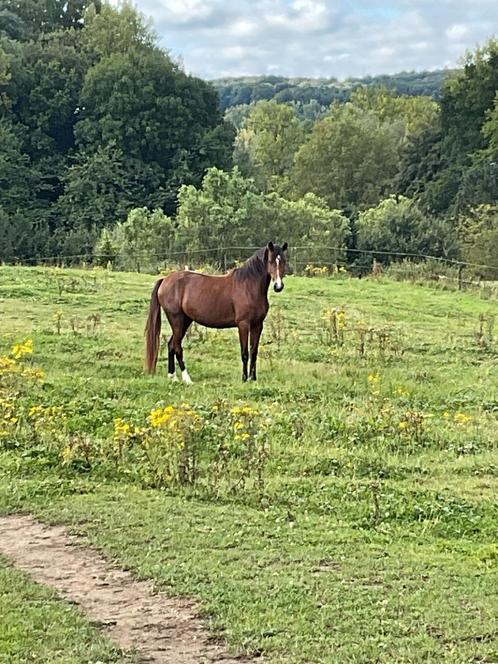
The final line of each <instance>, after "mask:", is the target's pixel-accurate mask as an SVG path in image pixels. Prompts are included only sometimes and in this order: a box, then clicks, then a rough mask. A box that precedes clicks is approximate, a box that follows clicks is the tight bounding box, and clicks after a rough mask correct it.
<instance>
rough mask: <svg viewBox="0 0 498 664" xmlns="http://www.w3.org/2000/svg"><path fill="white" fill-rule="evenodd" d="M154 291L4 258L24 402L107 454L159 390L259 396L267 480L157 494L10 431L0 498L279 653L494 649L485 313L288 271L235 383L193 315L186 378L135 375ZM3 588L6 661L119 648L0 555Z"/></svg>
mask: <svg viewBox="0 0 498 664" xmlns="http://www.w3.org/2000/svg"><path fill="white" fill-rule="evenodd" d="M154 282H155V278H154V277H152V276H150V275H140V274H125V273H113V272H108V271H105V270H99V271H93V270H61V269H55V268H21V267H2V268H0V356H1V355H4V356H5V355H8V354H9V352H10V349H11V347H12V345H13V344H15V343H18V342H22V341H24V340H26V339H28V338H29V339H32V340H33V345H34V352H33V355H32V356H30V358H29V362H30V363H31V364H32V365H33V366H36V367H40V368H42V369H43V371H44V372H45V378H44V379H43V381H40V382H39V384H37V385H36V386H35V387H34V388H33V389H32V390H31V391H28V392H27V393H25V394H23V395H22V403H23V404H25V407H26V408H30V407H33V406H36V405H40V404H41V405H43V406H62V407H63V408H64V410H65V412H66V414H67V421H66V423H65V427H66V431H67V435H68V436H70V435H74V434H78V435H80V434H81V435H82V436H86V437H88V439H89V440H98V441H99V445H100V446H102V448H103V449H104V448H105V446H106V445H107V444H109V445H110V444H111V443H110V442H109V441H111V440H112V435H113V422H114V419H115V418H123V419H125V420H130V421H134V422H138V423H139V422H142V421H145V420H146V418H147V415H148V413H149V412H150V411H151V409H153V408H154V407H156V406H157V405H158V404H159V405H169V404H172V405H176V404H180V403H182V402H188V403H189V404H190V405H192V406H193V407H195V408H201V409H202V408H203V409H209V408H210V407H211V406H212V405H213V404H214V403H216V402H218V401H219V400H225V401H226V402H228V403H229V404H233V405H237V404H247V405H250V406H252V407H253V408H256V409H257V410H258V411H260V413H261V417H262V418H264V419H265V420H268V421H269V424H266V427H267V428H266V429H265V431H266V435H267V443H268V447H269V455H268V459H267V463H266V466H265V469H264V486H262V487H255V486H252V485H249V486H248V487H247V488H246V489H244V490H241V491H236V492H235V491H234V492H229V491H220V492H219V493H217V494H216V495H213V493H210V492H208V491H206V490H205V487H204V486H198V487H196V486H190V487H177V486H163V487H161V488H152V486H151V485H150V484H148V482H147V480H146V478H145V479H144V477H145V476H144V475H141V474H140V472H138V470H139V469H137V468H135V467H133V466H132V465H131V464H128V465H124V466H123V467H116V468H113V467H112V465H110V464H105V463H99V462H96V463H92V464H86V465H85V464H80V465H78V464H64V463H63V462H62V461H61V458H62V457H61V456H60V455H59V456H58V455H57V454H54V451H53V450H51V451H50V452H49V451H47V450H46V449H45V448H44V447H43V445H41V444H39V445H33V446H31V447H30V446H26V445H22V444H9V443H8V441H5V440H3V442H2V440H1V439H0V512H2V513H14V512H30V513H34V514H35V515H37V516H38V517H39V518H41V519H43V520H46V521H49V522H56V523H64V524H67V525H68V526H69V527H70V528H71V529H72V530H73V531H75V532H81V533H83V534H85V535H86V536H87V537H88V538H89V540H90V542H92V543H93V544H94V545H96V546H97V547H98V548H100V549H101V550H102V551H104V552H105V553H107V554H108V555H109V556H112V557H113V558H114V559H116V560H118V561H119V562H120V563H121V564H122V565H123V566H124V567H126V568H128V569H130V570H132V571H133V572H134V573H135V574H136V576H137V577H138V578H151V579H154V581H155V582H156V583H157V585H158V587H160V588H162V589H163V590H166V591H167V592H170V593H171V594H172V595H187V596H194V597H196V598H198V600H199V602H200V606H201V609H202V614H203V616H204V619H205V621H206V624H207V625H208V626H209V628H210V629H211V630H212V632H213V634H214V635H215V636H219V637H222V638H224V639H225V640H226V641H227V643H228V647H229V648H230V650H231V651H232V652H234V653H242V654H248V655H253V656H255V657H256V656H258V655H261V654H263V655H264V657H265V661H267V662H269V663H270V664H277V663H278V664H298V663H299V664H306V663H307V664H311V663H313V664H314V663H316V664H319V663H320V664H343V663H344V664H345V663H348V664H349V663H350V662H354V663H357V662H358V663H359V662H362V663H367V662H368V663H371V662H386V663H393V662H396V663H398V662H399V663H401V662H403V663H408V662H410V663H412V662H413V663H415V662H417V663H418V662H434V663H436V662H452V663H461V664H463V663H464V662H465V663H467V662H469V663H470V662H483V663H484V662H498V500H497V488H498V426H497V425H498V422H497V414H498V342H497V336H498V326H497V327H496V328H495V327H494V320H495V317H496V322H497V323H498V317H497V314H498V304H497V303H496V302H495V301H492V300H481V299H479V298H477V297H476V296H475V295H472V294H466V293H459V292H451V291H443V290H436V289H433V288H429V287H424V286H415V285H410V284H407V283H401V282H394V281H389V280H387V279H379V280H374V279H361V280H359V279H352V278H348V277H347V276H343V275H338V276H336V277H333V278H323V277H316V278H305V277H297V276H291V277H288V278H287V279H286V288H285V290H284V291H283V293H282V294H279V295H276V294H274V293H271V295H270V304H271V310H270V316H269V319H268V321H267V324H266V326H265V331H264V333H263V345H262V348H261V354H260V363H259V373H258V378H259V379H258V382H257V383H256V384H253V383H247V384H243V383H242V382H241V380H240V375H241V365H240V359H239V350H238V339H237V333H236V331H234V330H227V331H212V330H211V331H207V332H206V331H205V330H203V329H200V328H194V329H193V330H192V332H191V334H190V336H189V338H188V339H187V342H186V346H185V359H186V363H187V367H188V369H189V372H190V375H191V376H192V379H193V381H194V384H193V385H192V386H190V387H189V386H185V385H183V384H182V383H176V384H175V383H171V382H169V381H168V380H167V378H166V365H165V362H164V358H163V362H162V363H161V364H160V370H159V371H158V373H157V374H156V375H155V376H153V377H151V376H148V375H146V374H145V373H144V371H143V327H144V322H145V318H146V313H147V308H148V302H149V297H150V292H151V289H152V286H153V284H154ZM334 310H337V311H340V312H344V314H341V316H343V318H342V321H343V323H342V324H341V326H340V328H339V329H337V327H336V328H334V324H335V325H336V324H337V317H336V319H335V320H336V322H335V323H334V319H333V317H334V314H333V311H334ZM164 331H165V333H167V329H165V330H164ZM0 579H3V581H2V582H1V583H0V662H2V661H5V662H21V661H22V662H24V661H46V662H53V661H57V662H59V661H60V662H80V661H81V662H83V661H95V662H96V661H106V662H114V661H121V662H123V661H125V659H124V658H125V656H124V655H122V654H120V653H119V652H117V651H116V650H115V649H113V646H112V645H111V644H109V643H108V642H106V641H105V639H103V638H102V637H101V636H100V635H99V633H98V629H97V628H96V627H95V626H91V625H89V624H88V623H87V622H86V621H85V620H84V618H82V617H81V616H79V615H78V614H77V612H76V611H75V610H74V609H73V608H70V609H69V608H68V607H67V606H66V605H65V604H64V603H62V602H59V601H58V600H56V599H55V598H54V596H53V594H52V593H51V592H48V591H46V590H45V589H43V588H40V587H38V586H36V585H34V584H31V583H30V582H29V581H27V579H26V577H25V576H23V575H21V574H19V573H17V572H16V571H14V570H13V569H12V568H11V567H10V566H9V565H8V564H7V563H6V562H5V561H3V562H2V563H0ZM2 588H8V590H7V591H5V590H2ZM52 624H55V625H57V631H54V630H51V629H48V626H50V625H52ZM54 629H55V628H54ZM59 632H61V633H63V637H61V638H57V634H58V633H59ZM61 644H62V645H61ZM90 653H91V656H90ZM85 657H86V659H85ZM126 661H128V659H126ZM255 661H257V659H255Z"/></svg>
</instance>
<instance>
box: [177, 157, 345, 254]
mask: <svg viewBox="0 0 498 664" xmlns="http://www.w3.org/2000/svg"><path fill="white" fill-rule="evenodd" d="M177 223H178V227H177V230H176V246H177V248H182V249H184V250H185V251H189V250H190V251H195V250H203V251H207V252H208V254H209V257H210V258H211V259H213V260H217V261H219V262H223V260H224V258H225V257H228V258H229V259H230V260H236V259H239V258H243V257H246V256H247V250H248V249H250V248H252V247H253V248H255V247H259V246H261V245H262V244H264V243H265V242H267V241H268V240H277V241H278V240H280V241H284V240H286V241H287V242H289V244H290V245H291V246H298V245H304V244H306V245H307V244H316V245H320V246H322V247H338V248H340V249H342V248H343V247H345V246H346V243H347V240H348V238H349V222H348V220H347V218H346V217H344V216H343V215H342V214H341V213H340V212H339V211H338V210H330V209H329V208H328V207H327V204H326V203H325V201H324V200H322V199H320V198H318V197H317V196H315V195H314V194H307V195H306V196H305V197H304V198H303V199H300V200H296V201H289V200H287V199H285V198H283V197H282V196H280V195H279V194H277V193H276V192H272V193H270V194H263V193H260V192H259V191H258V190H257V188H256V187H255V185H254V181H253V180H252V179H250V178H244V177H243V176H242V174H241V173H240V171H239V170H238V169H237V168H235V169H234V170H233V171H232V172H231V173H226V172H224V171H220V170H219V169H216V168H212V169H210V170H209V171H208V172H207V174H206V177H205V178H204V181H203V184H202V188H200V189H197V188H195V187H194V186H185V187H182V189H181V191H180V207H179V210H178V216H177ZM327 255H330V251H329V252H328V253H327ZM334 255H335V254H334Z"/></svg>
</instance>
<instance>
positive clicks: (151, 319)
mask: <svg viewBox="0 0 498 664" xmlns="http://www.w3.org/2000/svg"><path fill="white" fill-rule="evenodd" d="M162 283H163V280H162V279H159V281H158V282H157V283H156V285H155V286H154V289H153V290H152V295H151V298H150V306H149V315H148V316H147V323H146V324H145V366H146V369H147V371H148V372H149V373H154V372H155V370H156V365H157V358H158V357H159V348H160V346H161V305H160V304H159V300H158V298H157V291H158V290H159V286H160V285H161V284H162Z"/></svg>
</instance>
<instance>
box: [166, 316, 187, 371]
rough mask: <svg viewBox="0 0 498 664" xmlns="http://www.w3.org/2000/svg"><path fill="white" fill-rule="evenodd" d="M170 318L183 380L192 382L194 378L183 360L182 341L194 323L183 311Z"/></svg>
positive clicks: (175, 352)
mask: <svg viewBox="0 0 498 664" xmlns="http://www.w3.org/2000/svg"><path fill="white" fill-rule="evenodd" d="M168 318H169V322H170V324H171V329H172V330H173V336H172V338H171V347H172V349H173V352H174V354H175V355H176V359H177V361H178V366H179V367H180V371H181V372H182V379H183V382H184V383H188V384H190V383H191V382H192V379H191V378H190V376H189V373H188V371H187V367H186V366H185V362H184V360H183V348H182V341H183V337H184V336H185V334H186V333H187V330H188V328H189V327H190V325H191V324H192V319H191V318H189V317H188V316H186V315H185V314H183V313H182V314H179V315H177V316H174V317H173V316H171V317H170V316H168Z"/></svg>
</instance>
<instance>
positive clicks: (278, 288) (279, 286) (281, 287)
mask: <svg viewBox="0 0 498 664" xmlns="http://www.w3.org/2000/svg"><path fill="white" fill-rule="evenodd" d="M273 290H274V291H275V293H281V292H282V291H283V290H284V285H283V283H280V284H276V283H275V284H273Z"/></svg>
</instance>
